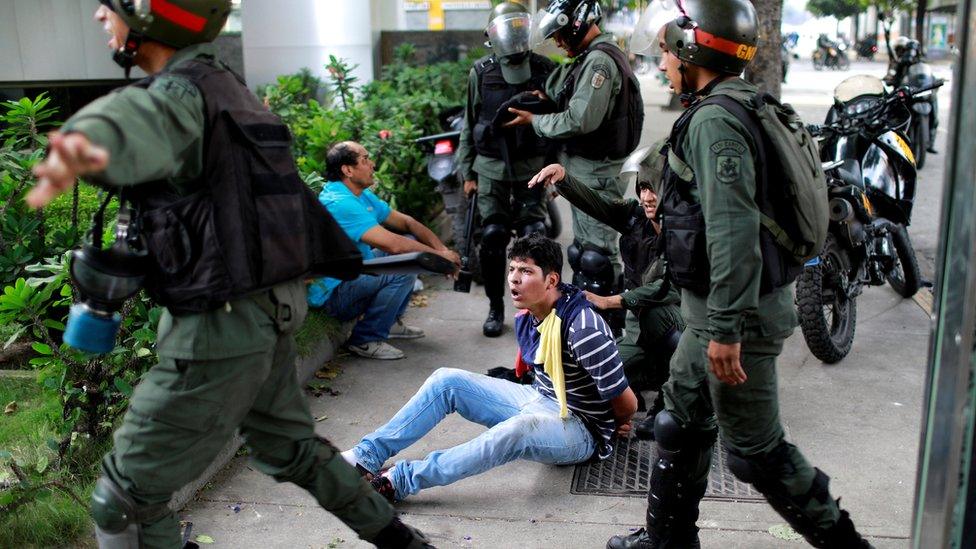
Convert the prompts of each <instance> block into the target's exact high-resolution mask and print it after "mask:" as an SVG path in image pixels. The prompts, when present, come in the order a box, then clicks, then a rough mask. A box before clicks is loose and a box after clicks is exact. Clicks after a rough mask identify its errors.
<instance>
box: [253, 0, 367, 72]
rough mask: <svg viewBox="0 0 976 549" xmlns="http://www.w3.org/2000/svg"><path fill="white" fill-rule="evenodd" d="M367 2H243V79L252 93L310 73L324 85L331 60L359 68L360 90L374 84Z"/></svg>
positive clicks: (358, 0) (259, 0)
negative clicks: (305, 70) (290, 75)
mask: <svg viewBox="0 0 976 549" xmlns="http://www.w3.org/2000/svg"><path fill="white" fill-rule="evenodd" d="M370 4H371V2H364V1H362V0H356V1H348V0H247V1H246V2H241V24H242V30H241V39H242V43H243V48H244V73H245V76H246V77H247V84H248V86H250V87H251V89H254V88H256V87H257V86H260V85H262V84H267V83H269V82H273V81H274V80H275V78H276V77H277V76H278V75H281V74H288V73H293V72H296V71H298V70H299V69H301V68H303V67H307V68H309V69H310V70H311V71H312V72H313V73H314V74H316V75H319V76H320V77H322V78H323V80H326V81H328V74H327V71H326V69H325V65H326V63H328V62H329V55H335V56H336V57H340V58H343V59H345V60H346V62H348V63H350V64H354V65H359V66H358V67H357V68H356V69H355V70H354V71H353V73H352V74H353V76H355V77H356V78H358V79H359V80H358V84H365V83H366V82H369V81H370V80H372V79H373V21H372V17H371V9H370V8H371V6H370Z"/></svg>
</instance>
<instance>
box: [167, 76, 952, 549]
mask: <svg viewBox="0 0 976 549" xmlns="http://www.w3.org/2000/svg"><path fill="white" fill-rule="evenodd" d="M884 69H885V66H884V65H883V64H881V63H870V64H869V63H854V65H853V67H852V69H851V70H850V71H846V72H815V71H813V69H812V68H811V67H810V64H809V61H808V60H798V61H795V62H794V64H793V67H792V69H791V73H790V77H789V82H788V83H787V85H786V86H785V88H784V94H783V95H784V101H786V102H791V103H793V104H794V105H796V106H797V108H798V109H799V110H800V112H801V114H803V116H804V117H805V119H806V120H807V121H809V122H819V121H822V119H823V115H824V113H825V112H826V109H827V108H828V106H829V105H830V102H831V97H830V92H831V91H832V90H833V87H834V86H835V85H836V84H837V83H838V82H839V81H840V80H842V79H843V78H846V77H847V76H850V75H852V74H856V73H858V72H865V73H871V74H875V75H878V76H881V75H882V74H883V71H884ZM938 72H939V73H940V75H941V76H944V77H948V76H949V74H948V67H941V66H940V67H938ZM643 85H644V89H645V100H646V101H647V103H648V109H647V117H646V126H645V141H647V140H651V139H654V138H657V137H660V136H663V135H664V134H665V133H666V132H667V130H668V128H669V127H670V125H671V122H672V121H673V120H674V118H675V117H676V113H673V112H666V111H661V110H660V109H659V108H658V107H657V106H656V105H659V104H663V103H665V102H666V97H665V96H664V95H663V94H662V92H661V91H660V88H659V86H658V85H657V84H656V82H655V80H654V78H653V75H650V76H646V77H644V79H643ZM948 95H949V93H948V89H947V88H944V89H943V90H942V92H941V94H940V106H941V107H942V109H943V113H942V120H943V121H945V120H947V118H948V108H949V101H948ZM944 126H945V124H944V125H943V127H944ZM944 143H945V133H944V132H943V131H940V133H939V139H938V142H937V147H938V148H939V150H940V151H943V152H944ZM944 158H945V155H944V154H941V155H936V156H932V157H930V159H929V164H928V165H927V166H926V168H925V169H924V170H923V172H922V173H921V174H920V181H919V185H918V196H917V199H916V207H915V212H914V224H913V225H912V226H911V229H910V233H911V236H912V238H913V240H914V244H915V247H916V248H917V250H918V251H919V252H920V257H921V258H924V259H923V276H925V277H926V278H931V276H932V274H931V262H932V260H933V259H934V255H935V250H936V248H937V237H938V234H937V231H938V226H939V217H940V215H941V212H940V209H939V204H940V202H941V197H942V194H941V188H942V163H943V161H944ZM563 206H564V214H565V217H564V220H566V226H567V227H568V226H569V223H568V220H569V212H568V210H567V209H565V204H563ZM569 237H570V235H568V234H564V236H563V243H564V244H566V243H568V242H569V240H570V238H569ZM567 272H568V268H567ZM927 291H928V290H924V292H927ZM424 294H426V295H427V296H428V304H427V306H425V307H416V308H411V309H410V310H409V312H408V315H407V320H408V322H409V323H410V324H414V325H417V326H420V327H422V328H423V329H424V330H425V331H426V332H427V337H426V338H423V339H419V340H414V341H410V342H406V343H402V344H401V343H397V345H398V346H400V347H401V348H402V349H403V350H404V351H405V352H406V353H407V358H406V359H404V360H400V361H393V362H382V361H367V360H361V359H358V358H354V357H349V356H343V357H340V359H339V360H338V361H337V362H338V364H339V365H340V366H341V368H342V371H343V372H342V374H341V375H340V376H339V377H338V378H337V379H336V380H335V382H334V385H333V386H334V388H335V389H336V390H338V392H339V393H340V394H339V395H338V396H322V397H319V398H313V399H312V401H311V406H312V412H313V415H314V416H315V417H317V418H325V419H323V420H322V421H321V422H320V423H319V424H318V426H319V429H318V430H319V433H320V434H321V435H322V436H325V437H327V438H329V439H330V440H332V441H333V442H334V443H335V444H336V445H338V446H339V447H340V448H343V449H345V448H348V447H349V446H351V445H352V444H354V443H355V442H356V441H357V440H358V439H359V437H361V436H362V435H363V434H365V433H367V432H369V431H370V430H372V428H374V427H375V426H377V425H378V424H380V423H381V422H383V421H385V420H386V419H387V418H388V417H390V416H391V415H392V414H393V413H394V412H395V411H396V410H397V409H398V408H399V406H400V405H401V404H402V403H403V402H405V401H406V399H407V398H408V397H409V396H410V395H411V394H412V393H413V392H414V391H415V390H416V389H417V388H418V387H419V386H420V385H421V383H422V382H423V380H424V379H425V378H426V377H427V376H428V375H429V374H430V373H431V372H433V371H434V370H435V369H437V368H438V367H442V366H451V367H457V368H464V369H467V370H471V371H475V372H484V371H485V370H487V369H489V368H491V367H494V366H509V367H510V366H511V365H512V363H513V361H514V337H513V334H512V330H511V323H509V324H508V327H507V330H506V333H505V334H504V335H503V336H502V337H501V338H498V339H494V340H489V339H486V338H484V337H482V336H481V322H482V321H483V319H484V315H485V313H486V312H487V302H486V300H485V299H484V295H483V292H482V289H481V288H480V287H477V288H475V289H474V290H473V292H472V293H471V294H457V293H454V292H452V291H451V290H450V288H449V286H448V285H447V284H445V283H444V282H443V281H436V280H428V289H427V290H425V291H424ZM920 303H921V304H920ZM924 303H925V300H924V299H922V298H920V299H918V300H917V301H916V300H903V299H901V298H900V297H899V296H897V295H896V294H895V293H894V291H892V290H891V289H890V288H888V287H875V288H868V289H866V290H865V292H864V294H863V295H862V296H861V297H860V298H859V299H858V313H859V314H858V320H857V336H856V341H855V343H854V348H853V350H852V352H851V354H850V356H848V358H847V359H845V360H844V361H842V362H841V363H840V364H837V365H832V366H827V365H824V364H822V363H820V362H819V361H818V360H816V359H815V358H813V357H812V355H811V354H810V353H809V351H808V350H807V348H806V346H805V343H804V342H803V339H802V336H801V335H800V334H799V331H797V333H796V334H795V335H794V336H793V337H792V338H791V339H790V340H789V341H788V342H787V346H786V351H785V352H784V354H783V356H782V357H781V359H780V362H779V380H780V395H781V402H782V411H781V413H782V419H783V422H784V424H785V425H786V429H787V433H788V437H789V438H790V440H791V441H793V442H794V443H796V444H797V445H798V446H799V447H800V448H801V449H802V450H803V451H804V453H805V454H806V456H807V457H808V459H809V460H810V461H811V462H812V463H813V464H814V465H816V466H817V467H820V468H821V469H823V470H824V471H825V472H826V473H827V474H828V475H829V476H830V477H831V491H832V492H833V494H834V495H835V496H842V497H843V502H842V506H843V507H844V508H845V509H847V510H849V511H850V512H851V515H852V517H853V519H854V521H855V524H857V526H858V527H859V529H860V530H861V531H862V533H864V534H866V535H868V536H869V537H870V540H871V542H872V543H873V544H874V545H875V546H877V547H881V548H896V547H898V548H901V547H907V546H908V537H909V534H910V520H911V514H912V504H913V502H912V498H913V495H914V483H915V462H916V457H917V452H918V450H917V445H918V438H919V426H920V421H921V412H920V409H921V405H922V391H923V384H924V378H925V368H926V357H927V351H928V335H929V323H928V315H927V313H926V312H925V310H923V305H924ZM512 312H513V311H512V310H511V308H509V309H508V311H507V313H508V314H509V315H510V314H511V313H512ZM480 430H481V428H480V427H478V426H476V425H473V424H469V423H467V422H465V421H464V420H462V419H460V418H457V417H451V418H448V419H447V420H446V421H444V422H443V423H442V424H441V425H439V426H438V427H437V428H436V429H435V430H434V431H433V432H431V433H430V434H429V435H428V436H427V437H425V438H424V439H422V440H421V441H419V442H418V443H417V444H416V445H415V446H414V447H412V448H410V449H408V450H407V451H405V452H404V453H403V454H402V456H401V457H404V458H417V457H420V456H422V455H424V454H426V453H428V452H430V451H432V450H435V449H439V448H444V447H448V446H451V445H454V444H457V443H459V442H461V441H464V440H467V439H469V438H471V437H473V436H474V435H476V434H477V433H478V432H480ZM572 472H573V468H572V467H552V466H544V465H539V464H535V463H530V462H516V463H512V464H509V465H506V466H504V467H500V468H498V469H495V470H493V471H490V472H489V473H486V474H484V475H481V476H479V477H475V478H471V479H467V480H465V481H461V482H459V483H457V484H455V485H452V486H448V487H442V488H434V489H430V490H428V491H425V492H422V493H421V494H419V495H417V496H415V497H413V498H411V499H409V500H408V501H406V502H403V503H401V504H400V505H399V506H398V508H399V510H400V512H401V513H402V515H403V516H404V519H405V520H406V521H408V522H409V523H411V524H413V525H416V526H418V527H420V528H421V529H422V530H424V531H425V532H426V533H428V534H429V535H430V537H431V538H432V540H433V542H434V543H435V544H436V545H437V546H439V547H492V548H495V547H565V548H577V547H578V548H599V547H603V545H604V544H605V543H606V540H607V538H608V537H609V536H610V535H612V534H615V533H622V532H627V531H628V530H632V529H635V528H637V527H639V526H640V525H641V524H642V523H643V517H644V506H645V503H644V500H643V499H642V498H627V497H603V496H582V495H571V494H570V492H569V490H570V479H571V477H572ZM183 515H184V517H183V518H184V519H185V520H189V521H192V522H193V525H194V527H193V531H194V533H195V534H204V535H207V536H210V537H212V538H213V539H214V540H215V544H214V545H213V547H232V546H233V547H240V548H249V547H255V548H257V547H315V548H322V547H365V545H364V544H362V543H361V542H359V541H358V540H357V539H356V537H355V535H354V534H353V533H352V532H351V531H350V530H348V529H347V528H345V527H344V526H343V525H342V524H341V523H339V522H338V521H337V520H336V519H334V518H333V517H332V516H331V515H329V514H327V513H325V512H323V511H322V510H320V509H319V508H318V507H317V506H316V505H315V502H314V501H313V500H312V499H311V498H310V497H309V496H308V495H306V494H305V492H304V491H302V490H300V489H298V488H296V487H294V486H291V485H277V484H276V483H275V482H274V481H273V480H271V479H270V478H268V477H265V476H263V475H262V474H260V473H258V472H256V471H254V470H253V469H252V468H251V467H250V466H249V465H248V463H247V460H246V458H241V457H238V458H235V460H234V461H233V462H232V463H231V465H230V466H228V468H227V469H225V470H224V471H223V472H222V473H221V474H220V475H218V477H216V478H215V479H214V481H213V482H212V483H211V484H210V485H209V486H208V488H206V489H205V490H204V491H202V492H201V493H200V495H199V497H198V499H197V500H195V501H193V502H191V503H190V504H189V506H188V507H187V508H186V510H185V512H184V513H183ZM782 524H783V520H782V519H781V518H780V517H779V516H778V515H776V514H775V513H774V512H773V511H772V510H771V509H770V508H769V507H768V506H767V505H765V504H758V503H734V502H729V501H706V502H704V503H703V505H702V518H701V520H700V521H699V525H700V526H701V527H702V533H701V539H702V546H703V547H706V548H713V547H723V548H727V547H731V548H760V549H761V548H780V547H787V548H788V547H803V546H805V545H804V544H803V543H802V542H800V541H787V540H784V539H781V538H780V537H776V536H774V535H773V534H771V533H770V528H773V527H776V526H778V525H782Z"/></svg>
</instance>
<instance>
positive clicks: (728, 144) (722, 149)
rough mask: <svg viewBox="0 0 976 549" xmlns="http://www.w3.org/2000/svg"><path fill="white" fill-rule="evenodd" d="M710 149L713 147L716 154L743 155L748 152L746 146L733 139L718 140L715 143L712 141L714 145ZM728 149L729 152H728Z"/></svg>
mask: <svg viewBox="0 0 976 549" xmlns="http://www.w3.org/2000/svg"><path fill="white" fill-rule="evenodd" d="M709 149H711V151H712V152H713V153H715V154H733V155H737V156H742V155H743V154H745V153H746V146H745V145H743V144H742V143H740V142H738V141H735V140H732V139H723V140H722V141H716V142H715V143H712V146H711V147H709ZM726 151H728V152H727V153H726Z"/></svg>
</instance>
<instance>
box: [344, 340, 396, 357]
mask: <svg viewBox="0 0 976 549" xmlns="http://www.w3.org/2000/svg"><path fill="white" fill-rule="evenodd" d="M348 349H349V352H351V353H353V354H356V355H359V356H361V357H363V358H375V359H377V360H397V359H400V358H403V357H404V356H406V355H404V354H403V351H401V350H400V349H397V348H396V347H394V346H393V345H390V344H389V343H387V342H385V341H370V342H369V343H365V344H363V345H349V346H348Z"/></svg>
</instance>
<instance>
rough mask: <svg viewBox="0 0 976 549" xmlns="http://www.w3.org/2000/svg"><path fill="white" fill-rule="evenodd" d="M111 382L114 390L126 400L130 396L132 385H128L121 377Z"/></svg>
mask: <svg viewBox="0 0 976 549" xmlns="http://www.w3.org/2000/svg"><path fill="white" fill-rule="evenodd" d="M112 381H114V382H115V388H116V389H118V390H119V392H120V393H122V394H123V395H125V397H126V398H129V397H131V396H132V385H129V382H128V381H126V380H124V379H122V378H121V377H117V378H115V379H114V380H112Z"/></svg>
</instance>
